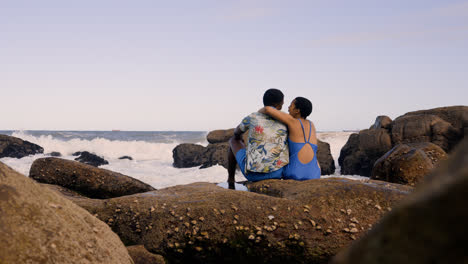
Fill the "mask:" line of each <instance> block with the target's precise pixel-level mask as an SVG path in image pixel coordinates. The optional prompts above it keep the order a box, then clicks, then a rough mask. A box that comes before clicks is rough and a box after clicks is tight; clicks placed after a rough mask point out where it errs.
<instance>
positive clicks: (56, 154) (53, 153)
mask: <svg viewBox="0 0 468 264" xmlns="http://www.w3.org/2000/svg"><path fill="white" fill-rule="evenodd" d="M49 155H50V156H52V157H61V156H62V153H60V152H57V151H52V152H51V153H49Z"/></svg>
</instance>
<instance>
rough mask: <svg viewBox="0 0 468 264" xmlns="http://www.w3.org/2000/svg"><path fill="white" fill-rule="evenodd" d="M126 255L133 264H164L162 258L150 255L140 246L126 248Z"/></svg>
mask: <svg viewBox="0 0 468 264" xmlns="http://www.w3.org/2000/svg"><path fill="white" fill-rule="evenodd" d="M127 250H128V254H129V255H130V256H131V257H132V259H133V262H135V264H165V263H166V261H165V260H164V258H163V256H161V255H156V254H153V253H150V252H149V251H148V250H146V248H145V247H144V246H142V245H137V246H129V247H127Z"/></svg>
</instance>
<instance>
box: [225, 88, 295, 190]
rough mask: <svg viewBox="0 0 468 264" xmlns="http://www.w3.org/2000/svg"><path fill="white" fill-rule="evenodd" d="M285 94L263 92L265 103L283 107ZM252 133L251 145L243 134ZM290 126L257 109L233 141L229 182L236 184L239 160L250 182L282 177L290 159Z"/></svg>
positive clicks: (279, 107) (237, 129) (242, 125)
mask: <svg viewBox="0 0 468 264" xmlns="http://www.w3.org/2000/svg"><path fill="white" fill-rule="evenodd" d="M283 103H284V95H283V93H282V92H281V91H280V90H278V89H268V90H267V91H266V92H265V94H264V95H263V104H264V106H272V107H275V108H276V109H278V110H281V108H282V106H283ZM247 130H248V131H249V132H248V133H249V134H248V135H249V136H248V142H247V147H246V146H245V143H244V142H243V141H242V134H243V133H244V132H245V131H247ZM287 139H288V131H287V127H286V126H285V125H284V124H283V123H281V122H279V121H276V120H275V119H273V118H271V117H270V116H268V115H265V114H262V113H259V112H255V113H252V114H250V115H248V116H247V117H245V118H244V119H243V120H242V122H241V124H240V125H239V126H237V127H236V129H235V130H234V137H232V138H231V139H230V140H229V145H230V151H229V156H228V183H229V188H233V187H234V175H235V170H236V163H237V164H238V165H239V168H240V169H241V171H242V173H243V174H244V176H245V178H247V180H249V181H260V180H265V179H281V176H282V172H283V167H284V166H285V165H286V164H288V162H289V149H288V140H287Z"/></svg>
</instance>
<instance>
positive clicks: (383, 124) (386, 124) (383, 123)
mask: <svg viewBox="0 0 468 264" xmlns="http://www.w3.org/2000/svg"><path fill="white" fill-rule="evenodd" d="M391 127H392V119H391V118H390V117H388V116H378V117H377V118H376V119H375V122H374V124H373V125H372V126H371V129H379V128H384V129H390V128H391Z"/></svg>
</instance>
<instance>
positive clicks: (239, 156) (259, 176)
mask: <svg viewBox="0 0 468 264" xmlns="http://www.w3.org/2000/svg"><path fill="white" fill-rule="evenodd" d="M246 157H247V155H246V151H245V149H240V150H239V151H238V152H237V153H236V160H237V164H238V165H239V168H240V170H241V171H242V174H244V177H245V178H246V179H247V180H249V181H261V180H268V179H281V177H282V175H283V168H284V167H283V168H281V169H279V170H276V171H273V172H269V173H260V172H249V173H247V175H245V174H246V173H245V165H246V164H247V159H246Z"/></svg>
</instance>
